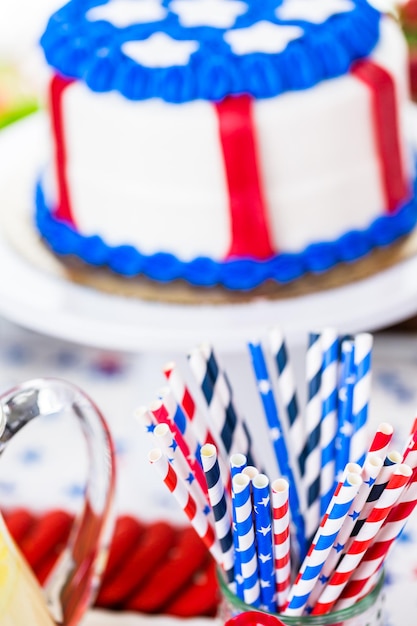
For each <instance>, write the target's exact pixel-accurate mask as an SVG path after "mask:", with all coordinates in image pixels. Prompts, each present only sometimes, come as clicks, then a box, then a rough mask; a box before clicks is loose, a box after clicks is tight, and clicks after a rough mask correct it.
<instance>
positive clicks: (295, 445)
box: [269, 328, 304, 485]
mask: <svg viewBox="0 0 417 626" xmlns="http://www.w3.org/2000/svg"><path fill="white" fill-rule="evenodd" d="M269 345H270V350H271V354H272V356H273V359H274V362H275V365H276V369H277V374H278V376H277V389H278V394H279V397H280V399H281V401H282V404H283V407H284V412H283V416H282V419H283V420H286V421H285V424H286V428H285V429H284V430H285V431H286V433H287V436H288V448H289V455H290V460H291V466H292V468H293V472H294V477H295V480H296V482H297V485H301V475H300V466H299V459H300V456H301V451H302V448H303V446H304V427H303V420H302V415H301V413H300V411H299V402H298V399H297V389H296V384H295V376H294V371H293V367H292V363H291V360H290V354H289V352H288V350H287V346H286V342H285V338H284V335H283V333H282V331H281V330H280V329H279V328H273V329H272V330H271V332H270V333H269Z"/></svg>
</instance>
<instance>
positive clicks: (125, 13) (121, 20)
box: [86, 0, 167, 28]
mask: <svg viewBox="0 0 417 626" xmlns="http://www.w3.org/2000/svg"><path fill="white" fill-rule="evenodd" d="M166 14H167V11H166V9H164V7H162V6H161V3H160V0H113V2H108V3H107V4H101V5H99V6H97V7H93V8H92V9H90V10H89V11H88V12H87V15H86V17H87V19H88V20H89V21H91V22H94V21H98V20H104V21H105V22H110V23H111V24H113V26H117V27H118V28H125V27H126V26H130V25H131V24H140V23H146V22H157V21H159V20H163V19H164V17H165V16H166Z"/></svg>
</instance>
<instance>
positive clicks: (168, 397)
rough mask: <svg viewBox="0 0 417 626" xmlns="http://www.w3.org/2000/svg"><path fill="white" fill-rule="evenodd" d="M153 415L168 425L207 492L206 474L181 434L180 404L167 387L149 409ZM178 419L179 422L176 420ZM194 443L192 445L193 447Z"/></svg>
mask: <svg viewBox="0 0 417 626" xmlns="http://www.w3.org/2000/svg"><path fill="white" fill-rule="evenodd" d="M149 409H150V411H151V413H152V414H153V416H154V417H155V420H156V421H157V422H158V424H168V426H169V427H170V428H171V430H172V431H173V433H174V435H175V441H176V442H177V443H178V445H179V447H180V448H181V450H182V453H183V455H184V456H185V457H186V458H187V459H189V462H190V465H191V467H192V469H193V471H194V474H195V477H196V478H197V480H198V482H199V484H200V487H201V488H202V489H203V490H205V489H206V481H205V478H204V473H203V470H202V468H201V465H200V463H199V462H198V461H197V459H196V458H195V456H194V450H193V449H192V448H190V446H189V445H188V442H187V441H186V439H185V438H184V435H183V433H182V432H181V429H180V427H179V426H178V423H177V422H178V413H177V411H178V404H177V402H176V400H175V398H174V396H173V394H172V393H171V392H170V390H169V389H168V388H167V387H164V388H163V389H161V391H160V398H159V399H158V400H156V401H155V402H152V403H151V405H150V407H149ZM176 417H177V422H176V421H175V418H176ZM193 444H194V442H193V443H192V445H193Z"/></svg>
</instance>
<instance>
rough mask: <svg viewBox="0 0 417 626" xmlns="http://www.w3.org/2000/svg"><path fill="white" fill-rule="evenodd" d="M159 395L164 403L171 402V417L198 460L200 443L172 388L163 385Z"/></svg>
mask: <svg viewBox="0 0 417 626" xmlns="http://www.w3.org/2000/svg"><path fill="white" fill-rule="evenodd" d="M159 395H160V397H161V399H162V400H163V401H164V403H165V404H168V403H170V404H171V406H172V412H173V418H172V419H173V421H174V423H175V424H176V426H177V428H178V429H179V431H180V433H181V434H182V436H183V438H184V440H185V441H186V443H187V446H188V448H189V450H190V452H191V453H192V455H193V457H194V458H195V459H197V461H198V462H200V448H201V444H200V442H199V440H198V438H197V436H196V433H195V430H194V428H193V425H192V423H191V420H190V419H189V418H188V417H187V415H186V414H185V412H184V411H183V410H182V407H181V405H180V404H179V402H178V399H177V398H176V396H175V394H174V392H173V390H172V389H171V387H170V386H166V387H163V388H162V389H161V390H160V392H159Z"/></svg>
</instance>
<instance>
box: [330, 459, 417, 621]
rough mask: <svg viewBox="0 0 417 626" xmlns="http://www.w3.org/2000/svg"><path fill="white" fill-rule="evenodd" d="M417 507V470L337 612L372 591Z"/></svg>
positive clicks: (383, 526) (378, 534) (352, 581)
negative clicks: (383, 566) (397, 540)
mask: <svg viewBox="0 0 417 626" xmlns="http://www.w3.org/2000/svg"><path fill="white" fill-rule="evenodd" d="M416 505H417V469H414V470H413V474H412V476H411V478H410V480H409V482H408V484H407V486H406V488H405V489H404V491H403V493H402V494H401V496H400V497H399V499H398V501H397V503H396V504H395V505H394V506H393V507H392V509H391V511H390V513H389V515H388V516H387V518H386V520H385V522H384V523H383V525H382V527H381V529H380V530H379V531H378V533H377V535H376V537H375V540H374V542H373V544H372V545H371V546H370V547H369V548H368V550H367V551H366V554H365V556H364V558H363V559H362V561H361V563H360V565H359V567H358V568H357V569H356V570H355V571H354V573H353V575H352V578H351V580H350V581H349V584H348V585H347V586H346V588H345V589H344V590H343V593H342V595H341V599H340V600H339V602H338V604H337V608H338V609H339V608H345V607H348V606H351V605H352V604H354V603H355V602H357V601H358V600H360V599H361V598H362V597H363V596H364V595H366V594H367V593H368V591H370V590H371V588H372V582H374V583H375V582H376V581H377V579H378V573H379V571H380V568H381V567H382V565H383V563H384V561H385V559H386V557H387V555H388V552H389V550H390V548H391V546H392V544H393V543H394V541H395V540H396V539H397V537H398V536H399V535H400V534H401V532H402V530H403V528H404V526H405V525H406V523H407V521H408V519H409V517H410V515H411V513H412V512H413V511H414V509H415V507H416Z"/></svg>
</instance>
